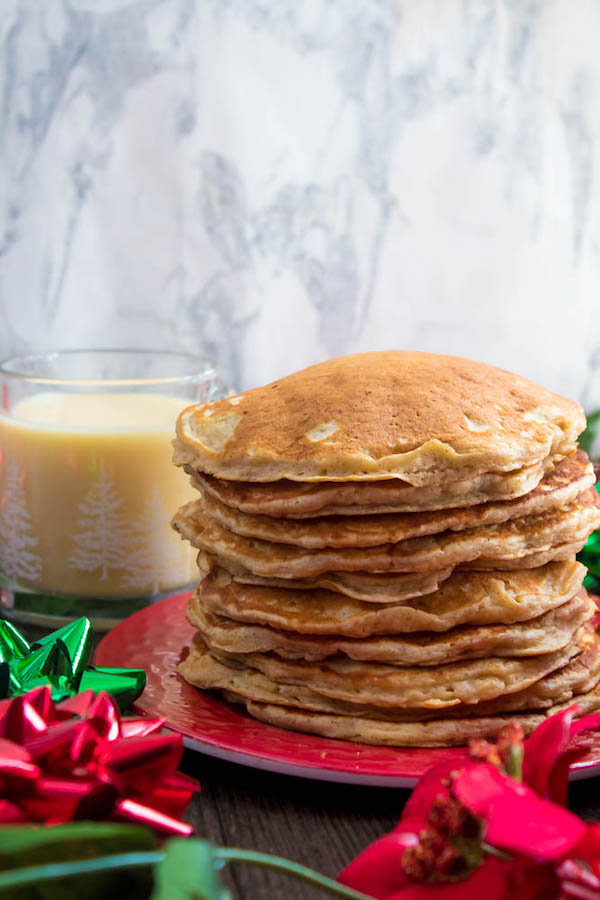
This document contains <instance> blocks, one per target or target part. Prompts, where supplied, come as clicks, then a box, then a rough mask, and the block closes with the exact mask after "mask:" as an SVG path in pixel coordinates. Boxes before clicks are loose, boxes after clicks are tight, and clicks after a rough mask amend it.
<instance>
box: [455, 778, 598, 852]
mask: <svg viewBox="0 0 600 900" xmlns="http://www.w3.org/2000/svg"><path fill="white" fill-rule="evenodd" d="M452 793H453V794H454V796H455V797H457V799H458V800H460V802H461V803H462V804H463V805H464V806H466V807H467V809H469V810H470V811H471V812H472V813H473V814H474V815H476V816H478V817H479V818H481V819H483V820H484V822H485V833H484V839H485V841H486V843H488V844H490V845H491V846H492V847H498V848H501V849H504V850H509V851H512V852H513V853H522V854H525V855H527V856H530V857H532V858H533V859H536V860H539V861H544V862H546V861H550V860H554V859H559V858H560V857H562V856H564V855H565V854H568V853H569V851H570V850H572V848H573V847H575V846H576V845H577V844H578V843H579V842H580V841H581V840H582V838H583V836H584V834H585V832H586V825H585V823H584V822H582V821H581V819H579V818H578V817H577V816H575V815H573V813H570V812H569V811H568V810H566V809H563V808H562V807H560V806H557V805H556V804H554V803H549V802H548V801H546V800H542V799H541V798H540V797H538V796H537V794H534V792H533V791H532V790H531V788H529V787H527V786H526V785H524V784H520V783H519V782H516V781H514V780H513V779H512V778H508V777H507V776H506V775H502V774H501V773H500V772H499V771H498V770H497V769H494V768H493V767H492V766H489V765H485V764H484V765H481V764H475V765H473V766H471V767H470V768H468V769H466V770H465V771H464V772H462V773H461V774H460V775H459V776H458V777H457V778H456V780H455V781H454V783H453V785H452Z"/></svg>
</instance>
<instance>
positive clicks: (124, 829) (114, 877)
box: [0, 822, 156, 900]
mask: <svg viewBox="0 0 600 900" xmlns="http://www.w3.org/2000/svg"><path fill="white" fill-rule="evenodd" d="M155 847H156V838H155V835H154V833H153V832H151V831H149V830H147V829H145V828H140V827H138V826H135V825H119V824H113V823H110V822H73V823H70V824H67V825H56V826H53V827H51V828H48V827H44V826H43V827H41V828H37V827H32V826H18V827H14V828H13V827H3V828H0V898H1V900H104V898H106V897H109V896H110V894H111V893H112V894H114V896H124V897H125V896H126V897H127V900H145V898H147V897H148V896H149V894H150V890H151V885H152V876H151V872H150V870H149V869H145V870H144V869H142V868H140V869H135V870H134V869H131V870H126V871H121V872H109V871H100V872H93V873H90V874H86V875H84V876H82V875H77V877H70V876H69V868H70V865H71V864H72V863H74V862H75V861H81V860H93V859H95V858H96V857H105V856H107V855H110V854H116V853H126V852H135V851H143V850H154V848H155ZM57 863H58V864H62V865H61V877H60V878H58V879H53V880H50V881H47V882H44V881H42V880H39V879H38V878H35V880H33V881H32V882H30V883H29V884H24V885H22V886H18V887H8V888H2V886H1V878H2V876H1V873H3V872H15V871H16V870H21V869H29V868H31V867H37V866H43V865H47V864H57Z"/></svg>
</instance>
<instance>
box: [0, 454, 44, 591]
mask: <svg viewBox="0 0 600 900" xmlns="http://www.w3.org/2000/svg"><path fill="white" fill-rule="evenodd" d="M32 531H33V528H32V525H31V516H30V514H29V511H28V509H27V501H26V499H25V491H24V490H23V476H22V475H21V471H20V469H19V466H18V465H17V463H16V462H10V463H9V464H8V466H7V470H6V481H5V485H4V494H3V496H2V500H1V502H0V566H1V567H2V571H3V572H4V574H5V575H8V577H9V578H14V579H17V580H18V579H20V578H22V579H24V580H27V581H36V580H37V579H38V578H39V577H40V575H41V574H42V561H41V559H40V557H39V556H37V555H36V554H35V553H33V551H32V548H33V547H35V546H36V545H37V538H35V537H33V535H32Z"/></svg>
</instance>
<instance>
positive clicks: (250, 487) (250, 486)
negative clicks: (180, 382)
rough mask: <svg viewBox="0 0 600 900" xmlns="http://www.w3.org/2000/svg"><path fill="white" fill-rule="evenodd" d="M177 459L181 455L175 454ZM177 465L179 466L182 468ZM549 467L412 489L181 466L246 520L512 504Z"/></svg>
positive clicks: (389, 482) (392, 483)
mask: <svg viewBox="0 0 600 900" xmlns="http://www.w3.org/2000/svg"><path fill="white" fill-rule="evenodd" d="M175 452H176V455H177V454H178V453H179V451H177V449H176V451H175ZM180 465H181V463H180ZM552 465H553V462H552V461H551V460H545V461H544V463H543V464H540V463H537V464H536V465H533V466H523V468H521V469H519V470H517V471H515V472H511V474H510V477H509V476H507V475H506V474H500V475H496V474H494V473H489V472H486V473H484V474H481V475H473V476H471V477H470V478H463V479H461V480H459V481H452V482H449V483H447V484H431V485H425V486H421V487H412V486H411V485H410V484H406V482H404V481H400V480H398V479H397V478H388V479H386V480H385V481H361V482H356V481H347V482H343V481H330V482H327V481H321V482H319V483H317V484H312V483H310V482H298V481H287V480H286V479H281V480H280V481H270V482H266V483H261V482H258V481H256V482H251V481H226V480H225V479H223V478H215V477H214V476H213V475H207V474H206V473H205V472H199V471H197V470H195V469H194V468H193V467H192V466H191V465H190V464H187V463H184V464H183V468H184V469H185V471H186V472H187V473H188V475H191V476H192V484H193V486H194V487H196V488H199V489H200V490H202V491H206V492H207V493H209V494H212V495H213V496H214V497H216V498H217V499H219V500H221V502H223V503H226V504H227V506H232V507H234V508H235V509H239V510H241V511H242V512H246V513H250V514H264V515H269V516H285V517H287V518H292V519H303V518H310V517H313V516H325V515H327V516H344V515H351V516H358V515H367V514H373V513H395V512H417V511H423V510H435V509H446V508H448V507H457V506H460V507H464V506H474V505H475V504H480V503H486V502H488V501H489V500H510V499H511V498H513V497H520V496H521V495H522V494H526V493H528V492H529V491H532V490H533V489H534V488H535V487H536V485H537V484H538V482H539V481H540V479H541V478H542V477H543V476H544V474H545V473H546V472H547V471H548V470H551V469H552Z"/></svg>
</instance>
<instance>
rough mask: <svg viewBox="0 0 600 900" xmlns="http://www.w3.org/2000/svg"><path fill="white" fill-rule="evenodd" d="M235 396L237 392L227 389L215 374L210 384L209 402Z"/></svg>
mask: <svg viewBox="0 0 600 900" xmlns="http://www.w3.org/2000/svg"><path fill="white" fill-rule="evenodd" d="M233 394H235V391H234V390H233V389H232V388H230V387H227V385H226V384H225V382H224V381H223V379H222V378H221V376H220V375H219V374H215V376H214V378H213V379H212V380H211V382H210V388H209V391H208V398H207V402H209V403H212V401H213V400H220V399H221V397H231V396H233Z"/></svg>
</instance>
